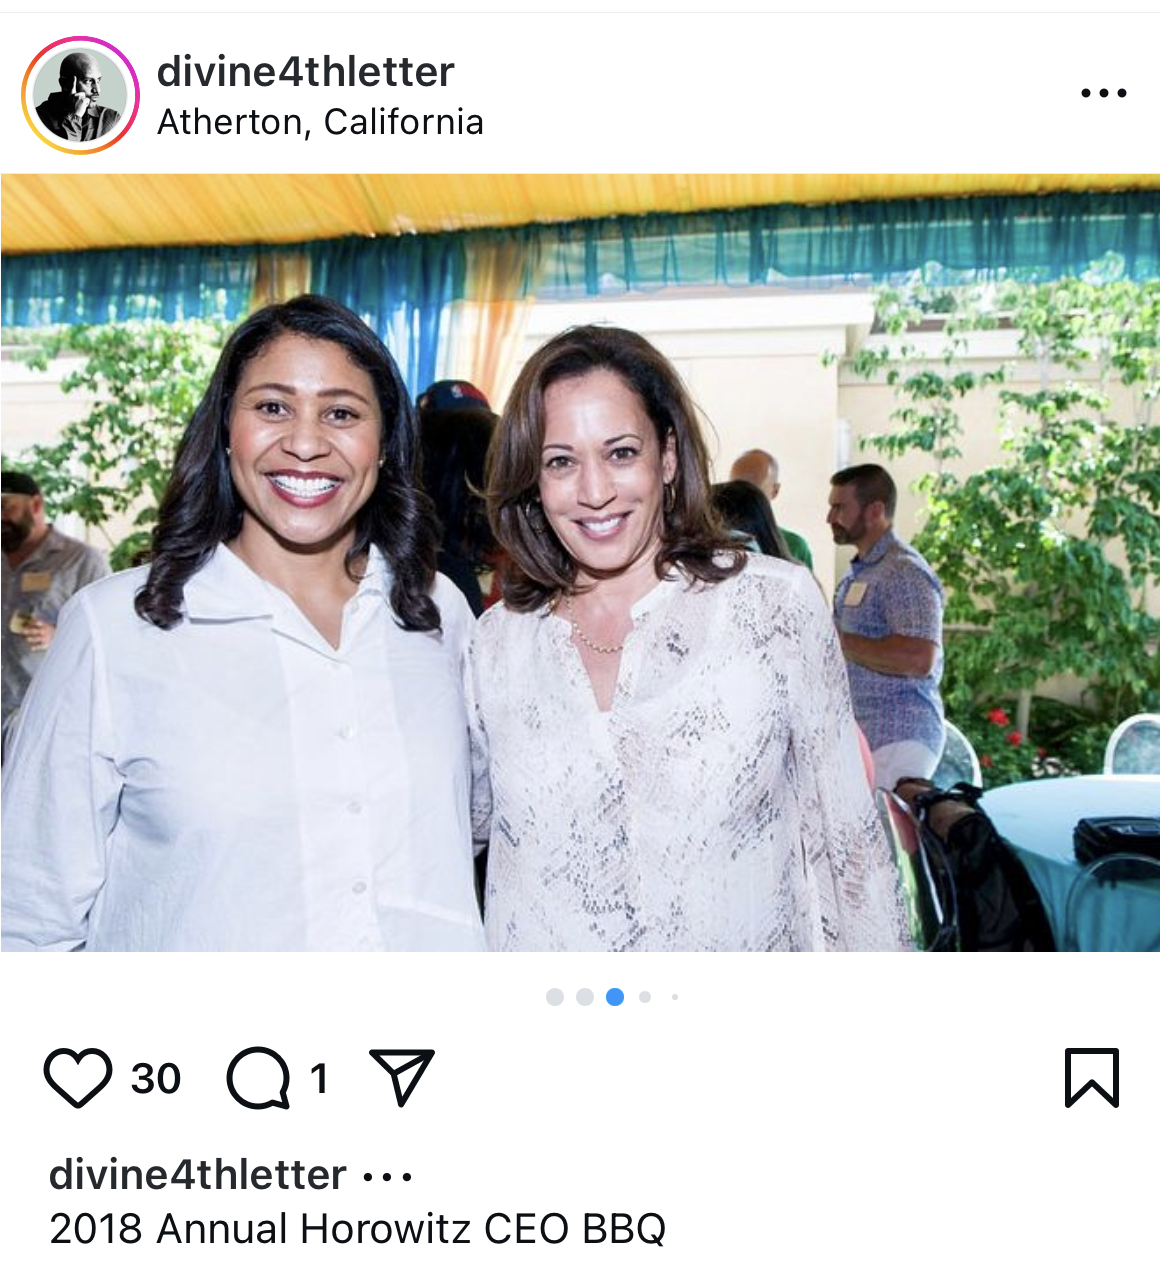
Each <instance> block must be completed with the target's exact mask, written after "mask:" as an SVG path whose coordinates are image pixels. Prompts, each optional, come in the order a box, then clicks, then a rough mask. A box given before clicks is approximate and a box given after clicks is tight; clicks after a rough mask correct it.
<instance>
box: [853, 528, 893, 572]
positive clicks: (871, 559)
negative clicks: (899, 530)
mask: <svg viewBox="0 0 1160 1269" xmlns="http://www.w3.org/2000/svg"><path fill="white" fill-rule="evenodd" d="M897 541H898V539H897V538H896V537H895V536H894V530H893V529H887V530H886V532H885V533H884V534H883V535H882V536H881V537H880V538H879V539H878V541H877V542H875V543H874V545H873V546H872V547H871V548H870V549H869V550H868V551H867V552H866V554H865V555H859V556H857V557H855V559H854V564H855V566H856V567H859V568H865V567H867V566H868V565H870V564H877V563H878V561H879V560H880V559H882V558H883V556H885V554H886V552H887V551H889V550H890V548H891V547H892V546H893V545H894V544H895V542H897Z"/></svg>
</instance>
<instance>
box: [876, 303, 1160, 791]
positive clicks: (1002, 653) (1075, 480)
mask: <svg viewBox="0 0 1160 1269" xmlns="http://www.w3.org/2000/svg"><path fill="white" fill-rule="evenodd" d="M950 307H951V313H952V315H951V316H950V317H949V318H948V319H947V322H946V326H945V344H944V347H943V350H942V352H941V354H939V355H938V356H936V357H934V358H931V356H930V354H929V352H925V353H924V352H922V351H920V350H919V348H918V347H917V346H916V345H915V344H914V342H913V338H912V337H911V336H910V335H908V331H912V329H913V328H914V327H915V325H916V323H917V321H919V320H921V318H922V317H923V316H924V315H925V314H926V313H927V312H929V311H930V308H929V304H928V303H926V302H924V297H923V296H922V294H921V293H917V294H914V295H911V296H906V295H902V294H900V293H898V292H892V291H888V292H884V293H883V295H882V297H881V299H880V310H879V323H880V326H881V328H882V329H883V330H884V331H885V332H886V333H887V334H888V335H889V336H891V346H890V347H889V348H887V349H881V348H879V349H874V350H872V351H870V352H868V353H866V354H864V355H860V356H859V357H858V358H857V359H855V369H856V370H858V371H860V372H861V373H862V374H863V375H865V376H867V377H870V376H879V377H884V378H885V380H886V382H888V383H890V384H891V385H893V387H894V389H895V392H896V394H897V397H898V408H897V410H896V411H895V413H894V415H893V422H894V424H895V426H894V428H893V429H892V431H891V432H889V433H888V434H885V435H881V436H875V437H872V438H870V441H869V443H870V444H872V445H873V446H875V447H876V448H878V449H880V450H881V451H882V452H884V453H885V454H887V455H890V456H897V455H900V454H903V453H907V452H910V451H915V450H917V451H920V452H922V453H925V454H929V455H930V456H931V468H930V470H929V471H928V473H927V474H926V475H925V476H924V477H923V478H922V479H921V480H920V481H919V482H918V485H919V488H920V489H921V490H922V491H923V492H924V493H925V495H926V499H927V514H926V519H925V523H924V525H923V528H922V530H921V532H920V533H919V534H918V536H917V537H916V539H915V545H916V546H917V548H918V549H919V550H920V551H921V552H922V553H923V554H924V555H925V556H926V558H927V559H928V560H929V561H930V563H931V565H932V567H933V568H934V569H935V571H936V572H937V573H938V575H939V577H940V578H941V579H942V582H943V584H944V586H945V587H946V588H947V592H948V604H947V612H946V619H947V623H948V625H951V626H954V625H960V626H966V627H969V628H970V631H969V632H968V633H962V634H959V635H956V636H951V637H949V638H948V644H947V649H946V659H947V696H948V714H949V715H950V716H951V717H953V718H955V720H956V722H958V723H959V725H960V726H961V727H963V729H964V730H965V731H966V732H967V734H968V735H970V736H971V738H972V740H973V741H974V742H975V743H976V747H978V746H979V744H980V741H982V742H987V743H989V742H991V741H993V740H994V736H993V735H992V734H991V733H990V732H988V727H990V728H991V729H992V731H993V729H994V726H995V725H994V724H993V723H987V722H986V721H985V720H986V718H987V715H988V713H989V712H993V711H994V710H995V709H1000V708H1003V707H1002V705H1001V704H1000V702H1004V701H1010V700H1011V699H1012V697H1013V696H1014V695H1016V694H1017V693H1018V692H1020V691H1030V690H1032V689H1033V688H1034V687H1035V685H1036V684H1037V683H1040V682H1042V681H1043V680H1045V679H1047V678H1050V677H1052V676H1054V675H1057V674H1073V675H1077V676H1079V677H1080V678H1081V679H1083V680H1085V681H1086V682H1087V684H1088V685H1089V686H1088V693H1087V697H1086V701H1087V704H1088V706H1089V713H1088V714H1087V715H1086V716H1083V717H1082V718H1081V719H1076V718H1072V719H1071V720H1070V724H1069V728H1063V730H1062V731H1059V734H1058V736H1052V737H1048V736H1047V735H1045V731H1048V730H1050V726H1049V723H1050V722H1051V721H1052V720H1054V724H1056V725H1057V724H1058V722H1059V720H1058V716H1057V715H1058V711H1056V712H1055V714H1053V712H1052V709H1051V707H1050V706H1049V705H1047V704H1045V703H1044V700H1043V698H1037V700H1036V703H1035V706H1034V709H1033V712H1032V721H1031V726H1030V728H1029V731H1030V732H1031V733H1032V735H1033V736H1035V743H1034V744H1032V743H1031V742H1030V741H1029V740H1028V739H1027V738H1021V741H1020V742H1019V743H1015V744H1010V743H1008V744H1007V745H1006V747H1004V746H1003V745H999V746H995V745H994V744H990V749H992V750H994V751H995V752H994V753H993V754H992V760H993V764H994V770H993V772H992V775H991V776H989V777H987V778H988V779H989V780H991V781H992V782H993V781H994V779H995V777H998V778H1000V780H1001V779H1002V778H1004V777H1005V778H1011V779H1025V778H1028V776H1030V775H1040V774H1045V773H1049V772H1050V771H1051V770H1057V769H1058V768H1056V767H1054V766H1053V765H1052V764H1047V766H1046V768H1045V764H1044V761H1043V758H1042V757H1040V756H1039V754H1038V751H1039V750H1040V749H1047V750H1048V751H1049V755H1050V746H1049V745H1047V744H1045V743H1044V742H1045V741H1046V740H1048V739H1051V740H1052V743H1053V744H1055V745H1056V747H1057V748H1059V745H1060V744H1064V745H1065V748H1066V753H1064V752H1061V753H1059V754H1058V755H1055V756H1056V757H1058V759H1059V761H1060V762H1062V764H1063V765H1064V767H1066V768H1067V769H1078V770H1091V769H1094V768H1093V766H1092V764H1093V763H1095V767H1096V768H1098V754H1097V752H1096V751H1097V749H1098V750H1099V752H1100V753H1102V741H1101V743H1100V744H1099V745H1097V743H1096V739H1095V738H1096V737H1097V736H1100V737H1102V738H1103V739H1106V737H1107V734H1108V732H1109V731H1110V729H1111V726H1112V725H1113V724H1114V723H1115V722H1117V721H1119V719H1121V718H1123V717H1124V716H1126V715H1127V714H1129V713H1132V712H1135V711H1137V710H1141V709H1156V708H1157V706H1158V704H1160V654H1158V652H1157V646H1158V643H1160V621H1158V620H1157V619H1156V618H1154V617H1152V616H1150V615H1149V613H1148V611H1147V607H1146V602H1145V596H1146V587H1147V585H1148V584H1152V585H1156V584H1158V583H1160V417H1157V411H1156V401H1157V397H1158V396H1160V282H1147V283H1143V284H1136V283H1130V282H1123V281H1118V282H1110V283H1107V284H1104V285H1093V284H1091V283H1088V282H1084V281H1079V280H1076V279H1068V280H1066V281H1062V282H1057V283H1051V284H1045V285H1039V286H1032V285H1021V284H1014V283H1009V284H1004V285H1001V286H998V287H996V288H992V289H990V290H988V291H978V290H977V291H974V292H970V293H959V294H958V295H957V297H956V302H955V303H954V305H953V306H950ZM997 321H1001V322H1003V323H1004V324H1009V325H1010V327H1012V328H1013V329H1014V330H1015V331H1016V332H1017V333H1018V345H1019V351H1020V353H1021V355H1022V356H1023V357H1024V358H1026V359H1027V360H1029V361H1030V362H1031V364H1032V365H1033V366H1035V367H1036V368H1037V369H1038V382H1036V383H1034V384H1032V385H1028V384H1026V383H1022V384H1021V383H1018V382H1016V381H1015V378H1014V376H1013V374H1012V369H1013V368H1012V367H1011V366H1002V367H1000V368H999V369H998V370H988V371H985V372H980V373H975V372H973V371H971V370H969V369H964V367H963V365H962V363H961V355H962V352H963V350H964V348H965V340H966V338H967V336H968V335H969V333H970V332H971V331H974V330H980V329H984V328H988V327H993V326H995V324H996V322H997ZM1116 381H1119V382H1120V383H1122V384H1124V385H1125V386H1126V387H1128V388H1129V389H1130V391H1131V397H1132V405H1131V408H1130V410H1126V411H1122V412H1121V413H1120V415H1119V416H1116V417H1113V414H1112V407H1111V397H1110V389H1111V387H1112V385H1113V384H1114V383H1115V382H1116ZM985 387H994V388H997V396H998V410H997V416H996V419H995V423H996V426H997V427H998V428H999V429H1000V432H1001V435H1002V446H1003V449H1004V451H1005V456H1004V461H1003V462H1002V463H1000V464H997V465H995V466H992V467H988V468H985V469H983V470H981V471H974V472H971V473H968V474H962V473H961V471H960V469H958V468H956V467H955V466H954V464H953V460H954V459H956V458H958V457H959V456H960V450H959V441H960V439H961V437H962V424H961V420H960V418H959V415H958V412H957V405H958V403H960V402H961V401H962V400H963V399H964V398H965V397H967V396H968V395H971V394H973V393H976V392H978V391H979V390H980V389H982V388H985ZM1052 704H1058V703H1052ZM980 719H982V720H983V721H982V722H980ZM1085 730H1086V732H1087V733H1089V735H1088V736H1087V737H1086V738H1085V737H1084V736H1083V735H1081V733H1083V732H1084V731H1085ZM980 752H982V750H980ZM1036 758H1038V759H1039V760H1038V761H1035V759H1036Z"/></svg>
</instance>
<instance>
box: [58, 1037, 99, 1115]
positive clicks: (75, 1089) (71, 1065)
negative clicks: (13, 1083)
mask: <svg viewBox="0 0 1160 1269" xmlns="http://www.w3.org/2000/svg"><path fill="white" fill-rule="evenodd" d="M70 1058H71V1059H72V1060H71V1061H70V1060H69V1059H70ZM54 1067H55V1070H56V1074H55V1076H54V1074H53V1068H54ZM44 1078H45V1079H46V1080H48V1082H49V1085H50V1086H51V1087H52V1088H53V1089H54V1090H55V1091H56V1092H58V1093H59V1094H60V1095H61V1096H62V1097H63V1098H64V1099H65V1101H66V1102H68V1104H69V1105H70V1106H72V1107H73V1108H74V1109H76V1110H80V1108H81V1107H82V1106H84V1105H85V1104H86V1103H87V1102H91V1101H92V1100H93V1098H94V1097H96V1095H97V1094H98V1093H99V1092H100V1091H101V1089H102V1088H104V1087H105V1085H106V1084H107V1083H108V1082H109V1081H110V1080H111V1079H112V1078H113V1064H112V1062H110V1061H109V1055H108V1054H107V1053H106V1052H105V1051H104V1050H103V1049H82V1050H81V1051H80V1052H79V1053H77V1052H75V1051H74V1050H73V1049H53V1051H52V1052H51V1053H50V1054H49V1055H48V1057H46V1058H45V1059H44ZM85 1089H88V1092H85V1091H84V1090H85ZM70 1090H71V1091H70ZM74 1093H75V1094H76V1095H75V1096H74Z"/></svg>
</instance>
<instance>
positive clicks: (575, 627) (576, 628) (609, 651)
mask: <svg viewBox="0 0 1160 1269" xmlns="http://www.w3.org/2000/svg"><path fill="white" fill-rule="evenodd" d="M564 608H565V610H566V611H567V613H568V621H569V622H570V623H571V625H572V633H573V634H574V635H575V636H576V638H577V639H579V640H580V642H581V643H582V644H583V645H584V646H585V647H586V648H590V649H591V650H592V651H593V652H599V653H601V654H602V655H603V656H614V655H615V654H616V653H617V652H623V651H624V644H623V643H618V644H616V646H615V647H609V646H606V645H605V644H603V643H596V642H594V641H593V640H592V639H589V637H588V636H587V635H586V634H585V633H584V631H583V630H581V629H580V623H579V622H578V621H577V620H576V612H575V608H574V606H573V604H572V596H571V595H565V596H564Z"/></svg>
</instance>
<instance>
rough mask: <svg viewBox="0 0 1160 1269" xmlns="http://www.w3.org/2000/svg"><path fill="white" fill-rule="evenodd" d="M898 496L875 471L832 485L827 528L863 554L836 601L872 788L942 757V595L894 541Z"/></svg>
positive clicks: (924, 769) (854, 473) (868, 466)
mask: <svg viewBox="0 0 1160 1269" xmlns="http://www.w3.org/2000/svg"><path fill="white" fill-rule="evenodd" d="M897 502H898V491H897V489H896V488H895V485H894V481H893V480H892V479H891V477H890V473H889V472H888V471H886V469H885V468H883V467H879V466H878V465H877V464H876V463H862V464H860V465H859V466H857V467H847V468H844V469H843V470H842V471H840V472H837V473H836V474H835V475H833V476H831V477H830V510H829V514H828V515H827V516H826V523H827V524H829V526H830V532H831V533H832V534H833V538H834V541H835V542H836V543H837V544H838V545H839V546H853V547H854V548H855V550H856V551H857V554H856V555H855V556H854V559H853V560H852V562H851V564H850V568H849V571H848V572H847V573H846V575H845V577H843V578H842V580H841V581H840V582H839V583H838V589H837V591H836V592H835V595H834V621H835V623H836V625H837V627H838V637H839V639H840V640H841V643H842V652H843V653H844V654H845V657H846V667H847V671H848V673H849V677H850V695H851V698H852V700H853V703H854V717H855V718H856V719H857V720H858V725H859V726H860V727H861V728H862V731H863V733H864V734H865V736H866V739H867V741H868V742H869V744H870V750H871V754H872V756H873V759H874V776H875V782H876V783H877V784H878V785H879V786H881V787H882V788H886V789H893V788H894V786H895V784H896V783H897V782H898V781H899V780H901V779H903V778H905V777H920V778H924V779H925V778H928V777H930V776H931V775H932V774H933V773H934V769H935V767H937V766H938V761H939V758H940V757H941V755H942V749H943V741H944V739H945V731H944V728H943V707H942V698H941V697H940V696H939V690H938V687H939V680H940V679H941V678H942V661H943V658H942V615H943V602H944V597H943V588H942V585H941V584H940V583H939V580H938V578H937V577H936V576H935V575H934V572H933V570H932V569H931V567H930V565H929V564H928V563H927V562H926V560H924V559H923V558H922V556H921V555H919V553H918V552H917V551H916V550H915V549H914V548H913V547H912V546H910V545H908V544H907V543H906V542H903V541H902V539H901V538H898V537H896V536H895V534H894V529H893V524H894V511H895V507H896V505H897Z"/></svg>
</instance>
